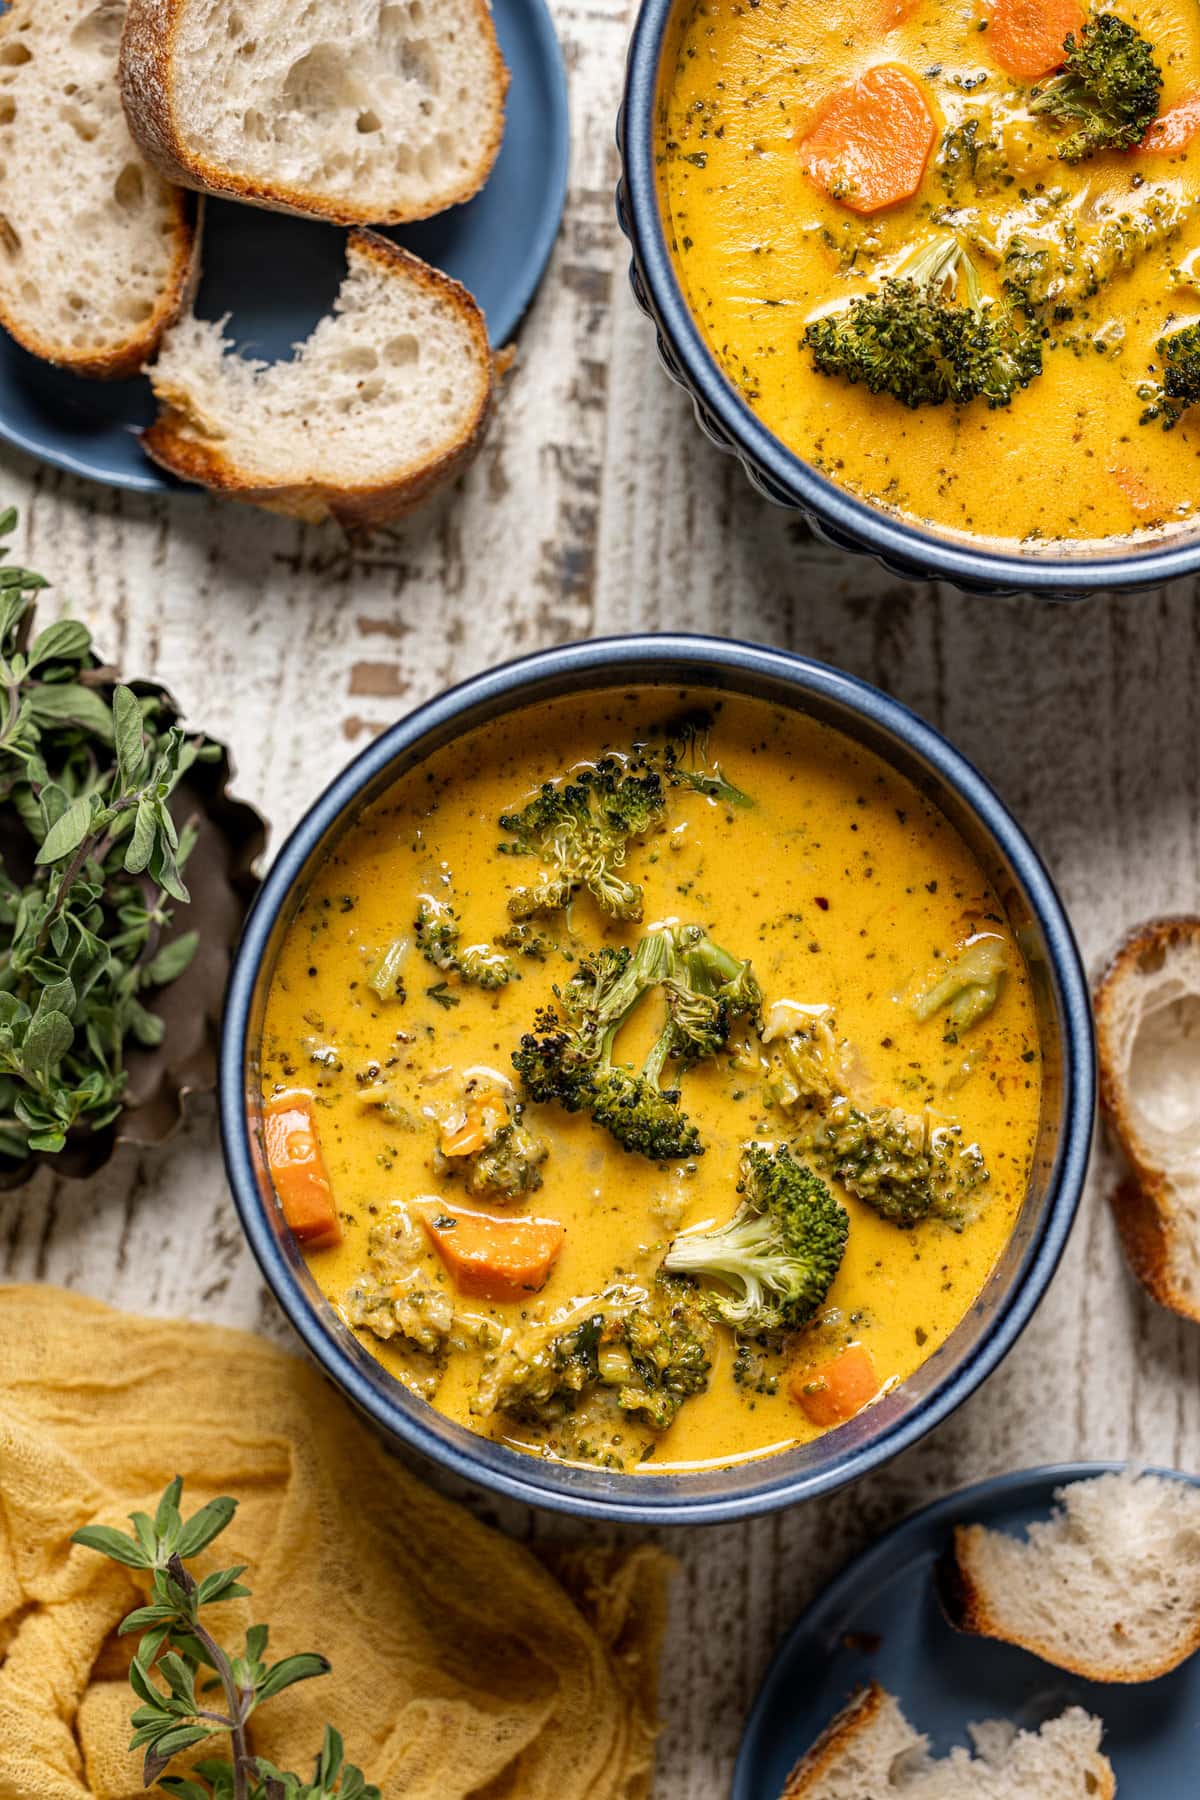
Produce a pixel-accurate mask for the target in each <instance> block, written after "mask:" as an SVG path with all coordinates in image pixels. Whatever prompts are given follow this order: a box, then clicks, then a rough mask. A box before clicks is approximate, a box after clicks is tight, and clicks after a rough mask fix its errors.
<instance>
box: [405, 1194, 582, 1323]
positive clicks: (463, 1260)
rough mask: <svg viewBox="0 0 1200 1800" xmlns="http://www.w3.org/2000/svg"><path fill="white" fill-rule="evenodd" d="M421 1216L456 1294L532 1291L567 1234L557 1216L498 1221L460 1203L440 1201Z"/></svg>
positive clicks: (500, 1295) (514, 1295)
mask: <svg viewBox="0 0 1200 1800" xmlns="http://www.w3.org/2000/svg"><path fill="white" fill-rule="evenodd" d="M421 1219H422V1222H423V1224H424V1226H425V1229H426V1231H427V1232H428V1233H429V1236H430V1238H431V1240H432V1242H433V1247H434V1249H435V1250H436V1251H437V1253H438V1255H439V1256H440V1257H441V1259H442V1261H443V1262H444V1263H445V1265H446V1267H447V1269H448V1270H449V1271H450V1274H451V1275H452V1276H453V1277H454V1285H455V1286H456V1287H457V1288H458V1290H459V1292H460V1293H462V1294H471V1295H473V1296H474V1297H475V1298H477V1299H479V1300H520V1299H523V1298H524V1296H525V1295H526V1294H536V1293H537V1292H538V1290H539V1289H540V1288H544V1287H545V1285H546V1283H547V1281H549V1279H550V1271H551V1269H552V1268H553V1267H554V1265H555V1263H556V1262H557V1260H558V1254H559V1251H560V1250H561V1249H562V1247H563V1243H564V1241H565V1239H566V1235H567V1234H566V1231H565V1230H564V1228H563V1227H562V1226H561V1225H560V1224H559V1222H558V1220H557V1219H497V1218H495V1217H493V1215H492V1214H491V1213H477V1212H467V1211H465V1210H464V1209H463V1208H462V1207H458V1206H441V1205H439V1207H438V1209H437V1211H436V1212H435V1211H427V1212H422V1214H421Z"/></svg>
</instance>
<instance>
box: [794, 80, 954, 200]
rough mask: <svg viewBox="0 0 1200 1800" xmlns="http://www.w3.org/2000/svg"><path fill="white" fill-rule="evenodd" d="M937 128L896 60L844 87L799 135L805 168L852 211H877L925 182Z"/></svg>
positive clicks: (918, 89) (919, 92)
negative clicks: (809, 127)
mask: <svg viewBox="0 0 1200 1800" xmlns="http://www.w3.org/2000/svg"><path fill="white" fill-rule="evenodd" d="M935 135H936V128H935V126H934V122H933V114H932V113H931V112H930V110H929V106H928V103H927V101H926V99H925V93H924V90H923V89H922V87H921V85H920V83H919V82H918V81H917V79H916V77H915V76H913V75H910V74H909V72H908V70H907V69H901V68H899V67H898V66H897V65H896V64H894V63H880V64H879V65H878V67H877V68H874V69H868V71H867V73H866V74H865V75H864V76H863V77H862V79H861V80H860V81H855V82H853V83H852V84H851V85H850V86H849V87H844V88H841V89H839V91H838V92H837V93H836V94H835V95H834V96H833V98H832V100H830V101H829V102H828V104H827V105H826V106H825V107H824V109H823V110H822V111H821V113H819V114H818V116H817V119H816V121H815V123H814V124H813V126H812V128H811V129H810V130H809V131H808V132H807V134H806V135H805V137H804V138H803V139H802V140H801V144H800V148H801V152H802V154H803V156H804V168H805V172H806V173H807V174H808V175H809V176H810V177H811V178H812V180H813V181H815V182H816V183H817V185H818V187H823V188H824V189H825V191H826V193H827V194H829V195H830V196H831V197H832V198H833V199H834V200H839V201H840V202H841V203H842V205H843V206H848V207H849V208H850V210H851V212H856V213H873V212H879V211H880V210H881V209H882V208H883V207H885V206H895V205H896V204H897V202H899V201H901V200H908V199H911V197H912V196H913V194H915V193H916V191H917V189H918V188H919V187H920V185H921V177H922V176H923V175H924V173H925V165H926V163H927V162H928V161H929V152H930V151H931V150H932V148H933V140H934V137H935Z"/></svg>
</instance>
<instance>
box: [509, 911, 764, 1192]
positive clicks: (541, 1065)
mask: <svg viewBox="0 0 1200 1800" xmlns="http://www.w3.org/2000/svg"><path fill="white" fill-rule="evenodd" d="M652 988H661V989H662V990H663V993H664V994H665V996H666V1002H667V1018H666V1023H665V1024H664V1026H663V1029H662V1031H661V1032H660V1033H659V1036H658V1038H657V1040H656V1041H655V1043H654V1045H653V1047H652V1049H651V1051H650V1054H649V1055H648V1056H647V1058H646V1060H645V1062H644V1064H643V1065H642V1067H641V1069H640V1070H634V1069H632V1068H629V1067H626V1066H623V1065H621V1064H620V1063H615V1062H614V1061H613V1049H614V1046H615V1043H616V1040H617V1036H618V1034H619V1033H620V1031H621V1028H622V1026H623V1025H624V1024H625V1023H626V1022H627V1020H628V1019H629V1018H630V1016H631V1015H632V1013H633V1012H634V1010H635V1008H636V1007H637V1005H638V1003H639V1002H640V1001H641V999H642V998H643V996H644V995H646V994H647V993H649V992H650V990H651V989H652ZM555 992H556V994H557V997H558V1000H559V1004H560V1007H561V1016H560V1013H559V1012H558V1011H556V1010H555V1009H554V1008H553V1007H548V1008H545V1009H544V1010H543V1011H542V1012H540V1013H539V1014H538V1016H537V1019H536V1020H535V1029H534V1030H533V1031H532V1032H529V1033H527V1034H526V1035H525V1036H524V1037H523V1038H522V1039H521V1043H520V1045H519V1047H518V1048H517V1050H516V1051H515V1052H514V1054H513V1066H514V1068H515V1069H516V1071H517V1073H518V1074H519V1075H520V1077H521V1079H522V1081H523V1082H524V1084H525V1091H526V1093H527V1094H528V1095H529V1097H530V1099H531V1100H537V1101H541V1102H543V1103H545V1102H552V1103H555V1104H557V1105H559V1106H562V1107H565V1109H566V1110H567V1111H568V1112H572V1113H575V1112H587V1113H590V1114H591V1116H592V1118H593V1119H594V1121H595V1123H596V1124H597V1125H599V1126H601V1127H602V1128H603V1129H604V1130H606V1131H608V1132H609V1133H611V1135H612V1136H613V1137H614V1138H616V1140H617V1142H618V1143H619V1144H622V1145H623V1146H624V1147H625V1149H626V1150H630V1151H636V1152H638V1154H640V1155H642V1156H647V1157H650V1158H651V1159H652V1160H654V1161H657V1162H665V1161H673V1160H676V1159H678V1158H681V1157H687V1156H699V1155H701V1154H702V1153H703V1145H702V1144H701V1142H700V1137H699V1134H698V1132H697V1131H696V1128H695V1126H694V1125H692V1124H691V1122H690V1121H689V1119H688V1117H687V1115H686V1114H685V1113H684V1112H683V1111H681V1109H680V1105H679V1101H680V1094H679V1090H678V1089H677V1088H674V1087H669V1088H663V1087H660V1085H659V1083H660V1081H661V1078H662V1075H663V1071H664V1069H665V1068H666V1067H667V1065H668V1063H670V1062H675V1063H678V1064H679V1065H680V1066H681V1067H682V1068H690V1067H692V1066H693V1065H694V1064H695V1063H697V1062H700V1061H702V1060H704V1059H705V1058H706V1057H710V1056H713V1055H715V1054H717V1053H718V1052H719V1051H721V1050H723V1049H724V1048H725V1045H726V1043H727V1041H728V1037H729V1032H730V1029H731V1027H732V1025H733V1022H734V1021H735V1019H737V1018H739V1017H744V1016H746V1015H747V1014H751V1013H756V1012H757V1011H758V1008H759V1006H760V1004H761V995H760V993H759V989H758V984H757V982H756V981H755V980H754V975H753V972H752V970H751V969H750V966H749V964H748V963H741V962H738V961H737V959H736V958H735V957H732V956H730V955H729V954H728V953H727V952H726V951H724V950H722V949H720V948H719V946H717V945H715V944H713V943H711V942H710V941H709V939H708V938H707V937H705V935H704V933H703V931H701V930H700V929H699V927H697V926H684V927H674V928H669V929H666V930H662V931H654V932H651V933H650V934H649V935H648V936H647V937H644V938H643V939H642V941H641V943H640V944H639V945H638V947H637V949H636V950H635V951H629V950H613V949H605V950H600V951H598V952H597V953H596V954H595V955H593V956H589V957H587V958H585V959H584V961H583V962H581V963H580V965H579V967H578V969H577V970H576V972H575V974H574V975H573V976H572V977H571V979H570V981H569V982H568V983H567V984H566V986H565V987H564V988H559V989H556V990H555Z"/></svg>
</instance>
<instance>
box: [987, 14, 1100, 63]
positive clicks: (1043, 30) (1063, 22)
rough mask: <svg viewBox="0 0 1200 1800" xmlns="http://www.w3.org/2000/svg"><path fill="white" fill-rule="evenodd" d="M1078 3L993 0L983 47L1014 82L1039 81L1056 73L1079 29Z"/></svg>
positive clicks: (1081, 19)
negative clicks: (1067, 46) (1069, 40)
mask: <svg viewBox="0 0 1200 1800" xmlns="http://www.w3.org/2000/svg"><path fill="white" fill-rule="evenodd" d="M1083 22H1084V9H1083V7H1082V6H1081V5H1080V4H1079V0H993V5H992V8H991V12H990V13H989V14H988V20H987V27H988V28H987V32H986V34H985V36H984V40H983V41H984V44H985V45H986V47H987V50H988V54H989V55H990V56H992V57H993V58H994V60H995V61H996V62H998V63H999V64H1000V67H1001V68H1002V69H1004V70H1006V71H1007V73H1008V74H1009V75H1013V76H1015V77H1016V79H1017V80H1018V81H1039V80H1040V79H1041V77H1042V76H1043V75H1048V74H1049V73H1050V71H1051V69H1057V68H1058V67H1059V65H1060V63H1061V62H1062V61H1063V58H1064V57H1065V55H1066V51H1065V49H1064V45H1065V44H1066V41H1067V39H1068V38H1069V37H1071V36H1075V37H1078V36H1079V33H1080V32H1081V31H1082V29H1083Z"/></svg>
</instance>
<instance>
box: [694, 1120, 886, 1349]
mask: <svg viewBox="0 0 1200 1800" xmlns="http://www.w3.org/2000/svg"><path fill="white" fill-rule="evenodd" d="M738 1192H739V1193H740V1195H741V1199H740V1201H739V1203H738V1208H737V1211H736V1212H735V1214H734V1216H733V1218H732V1219H731V1220H730V1222H729V1224H728V1225H722V1226H720V1227H719V1228H718V1229H717V1230H716V1231H703V1232H690V1233H687V1234H685V1235H684V1236H683V1237H678V1238H676V1239H675V1242H674V1243H673V1244H672V1245H671V1248H670V1249H669V1250H668V1252H667V1255H666V1258H665V1259H664V1262H663V1268H664V1270H665V1271H666V1272H667V1273H668V1274H671V1275H693V1276H699V1277H701V1278H703V1280H704V1281H705V1282H709V1281H716V1282H719V1283H720V1284H721V1285H720V1286H719V1287H717V1288H710V1287H707V1286H706V1287H705V1288H704V1290H703V1293H702V1303H703V1305H704V1307H705V1309H706V1310H707V1311H708V1312H709V1313H710V1314H711V1316H712V1317H713V1318H715V1319H720V1320H721V1321H722V1322H723V1323H724V1324H726V1325H730V1326H732V1327H733V1328H734V1329H735V1330H736V1331H743V1332H746V1333H748V1334H750V1335H751V1336H756V1335H758V1334H759V1333H762V1332H773V1331H792V1330H794V1329H795V1328H796V1327H797V1326H800V1325H803V1324H805V1323H806V1322H807V1321H808V1320H809V1319H811V1317H812V1315H813V1314H814V1313H815V1312H816V1310H817V1308H818V1307H819V1306H820V1305H821V1303H822V1301H823V1300H824V1299H825V1296H826V1294H828V1292H829V1289H830V1288H831V1286H832V1285H833V1279H834V1276H835V1275H836V1274H837V1272H838V1270H839V1269H840V1267H841V1265H842V1258H843V1256H844V1255H845V1253H846V1239H847V1236H848V1235H849V1229H850V1224H849V1220H848V1218H847V1216H846V1210H845V1208H844V1207H843V1206H842V1205H841V1204H840V1203H839V1202H838V1201H837V1200H835V1199H834V1197H833V1195H832V1194H831V1193H830V1191H829V1189H828V1188H827V1187H826V1186H825V1183H824V1182H823V1181H822V1180H821V1179H820V1177H819V1176H817V1175H815V1174H814V1173H813V1171H812V1170H811V1169H809V1168H806V1167H805V1165H804V1164H803V1163H801V1162H797V1160H796V1159H795V1157H793V1155H792V1153H791V1151H790V1150H788V1148H787V1147H786V1145H781V1146H780V1147H779V1148H778V1149H776V1150H768V1149H764V1148H763V1146H762V1145H760V1144H752V1145H751V1146H750V1147H749V1149H748V1150H747V1151H746V1153H745V1156H744V1157H743V1160H742V1177H741V1181H740V1183H739V1187H738Z"/></svg>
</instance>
